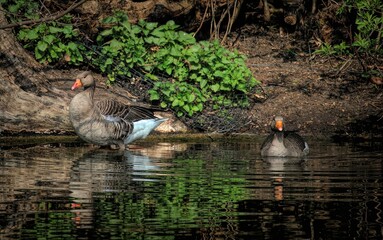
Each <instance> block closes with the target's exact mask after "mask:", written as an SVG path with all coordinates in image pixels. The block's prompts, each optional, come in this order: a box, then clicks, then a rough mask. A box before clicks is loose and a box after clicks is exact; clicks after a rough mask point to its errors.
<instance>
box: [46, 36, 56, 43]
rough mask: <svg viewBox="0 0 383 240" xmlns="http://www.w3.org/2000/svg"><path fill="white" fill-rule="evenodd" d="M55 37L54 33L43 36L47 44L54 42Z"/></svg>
mask: <svg viewBox="0 0 383 240" xmlns="http://www.w3.org/2000/svg"><path fill="white" fill-rule="evenodd" d="M55 39H56V37H55V36H54V35H52V34H49V35H46V36H44V37H43V40H44V42H46V43H47V44H52V43H53V41H54V40H55Z"/></svg>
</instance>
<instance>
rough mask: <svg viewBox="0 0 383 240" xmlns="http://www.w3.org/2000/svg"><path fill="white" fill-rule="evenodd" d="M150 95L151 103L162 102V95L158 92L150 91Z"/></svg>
mask: <svg viewBox="0 0 383 240" xmlns="http://www.w3.org/2000/svg"><path fill="white" fill-rule="evenodd" d="M149 94H150V101H155V100H160V95H159V94H158V92H156V91H154V90H152V89H151V90H149Z"/></svg>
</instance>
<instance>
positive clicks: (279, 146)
mask: <svg viewBox="0 0 383 240" xmlns="http://www.w3.org/2000/svg"><path fill="white" fill-rule="evenodd" d="M271 130H272V133H271V134H270V135H269V136H268V137H267V138H266V140H265V141H264V142H263V144H262V146H261V156H264V157H303V156H306V155H307V154H308V153H309V146H308V144H307V143H306V142H305V140H304V139H303V138H302V137H301V136H300V135H299V134H297V133H295V132H290V131H285V130H284V122H283V118H282V117H280V116H277V117H275V118H274V120H273V122H272V124H271Z"/></svg>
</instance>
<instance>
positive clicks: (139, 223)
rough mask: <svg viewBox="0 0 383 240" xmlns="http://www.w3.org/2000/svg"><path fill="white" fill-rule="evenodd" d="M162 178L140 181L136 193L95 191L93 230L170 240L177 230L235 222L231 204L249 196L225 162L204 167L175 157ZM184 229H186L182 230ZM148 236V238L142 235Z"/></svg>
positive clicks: (125, 236)
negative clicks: (155, 180) (152, 180)
mask: <svg viewBox="0 0 383 240" xmlns="http://www.w3.org/2000/svg"><path fill="white" fill-rule="evenodd" d="M173 164H174V165H175V166H176V167H175V168H174V169H172V174H169V175H166V176H164V178H163V179H161V182H147V181H144V182H140V184H141V185H140V186H139V187H137V188H136V190H137V191H134V190H133V191H129V192H126V191H122V192H113V193H98V194H97V196H96V199H95V203H94V205H95V206H94V207H95V213H96V215H97V216H96V219H97V222H96V223H95V224H96V228H97V229H98V230H99V233H100V234H101V235H102V236H104V237H108V238H109V237H120V238H124V239H127V238H128V237H130V238H131V237H136V236H139V235H141V234H142V235H143V234H145V239H173V238H174V234H182V233H180V231H182V229H188V231H187V232H190V229H199V228H204V227H207V228H214V227H219V226H220V225H221V224H222V221H223V220H224V221H225V224H233V225H234V224H235V222H236V216H237V211H236V208H237V207H238V206H237V204H235V203H236V202H238V201H239V200H243V199H246V198H248V195H249V193H248V192H247V191H246V189H245V188H243V185H244V182H245V179H243V178H240V177H236V175H238V174H241V173H240V172H235V173H234V172H232V171H231V170H230V164H225V161H220V163H219V164H220V165H219V167H217V166H216V167H213V168H208V167H207V166H206V161H204V160H202V159H198V158H193V159H175V160H174V161H173ZM187 232H185V233H187ZM147 237H148V238H147Z"/></svg>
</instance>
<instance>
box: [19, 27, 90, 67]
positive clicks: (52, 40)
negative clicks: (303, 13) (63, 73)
mask: <svg viewBox="0 0 383 240" xmlns="http://www.w3.org/2000/svg"><path fill="white" fill-rule="evenodd" d="M78 35H79V33H78V31H77V30H75V29H73V26H72V25H71V24H65V25H64V26H59V25H58V24H56V23H55V22H52V23H41V24H39V25H37V26H35V27H33V28H31V29H29V28H23V29H21V30H20V31H19V33H18V35H17V37H18V39H19V40H20V41H22V42H24V43H25V45H24V47H25V48H27V49H29V50H32V51H34V53H35V57H36V59H37V60H38V61H39V62H41V63H44V64H48V63H54V62H57V61H59V60H61V59H65V61H67V62H69V63H71V64H75V65H78V64H80V63H81V62H83V60H84V59H83V51H85V47H84V46H83V45H82V44H79V43H76V42H74V39H75V38H76V37H77V36H78Z"/></svg>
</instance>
